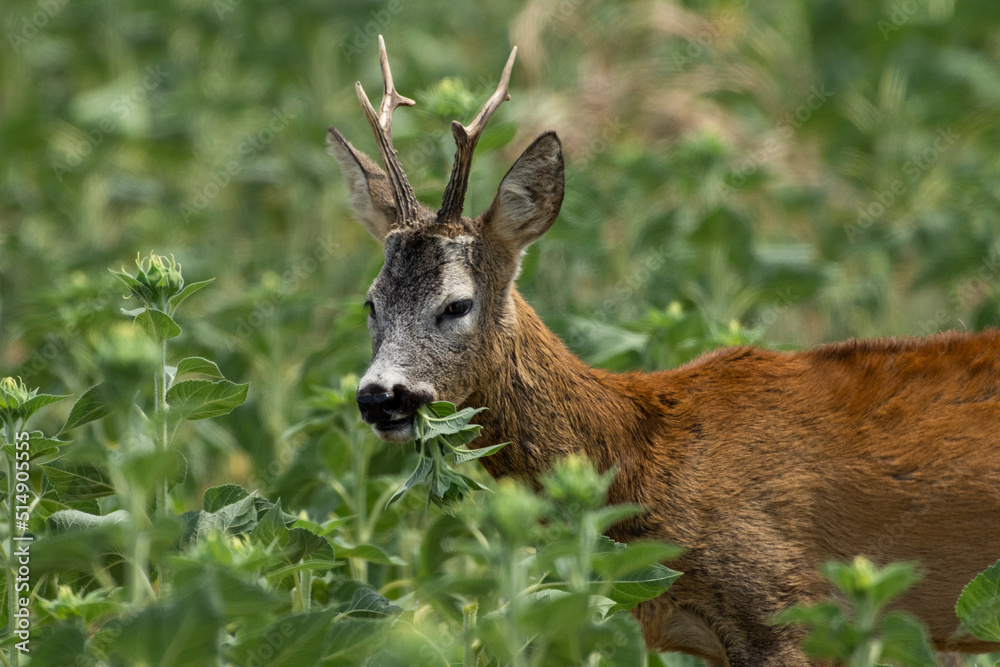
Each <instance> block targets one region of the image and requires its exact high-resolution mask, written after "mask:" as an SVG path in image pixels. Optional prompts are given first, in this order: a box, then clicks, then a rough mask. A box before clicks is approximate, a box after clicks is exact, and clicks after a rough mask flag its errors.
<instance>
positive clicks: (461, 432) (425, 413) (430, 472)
mask: <svg viewBox="0 0 1000 667" xmlns="http://www.w3.org/2000/svg"><path fill="white" fill-rule="evenodd" d="M485 409H486V408H465V409H464V410H461V411H459V410H457V409H456V408H455V406H454V404H452V403H448V402H445V401H438V402H435V403H429V404H428V405H424V406H422V407H421V408H420V409H418V410H417V414H416V416H415V417H414V420H413V441H414V444H415V446H416V449H417V453H418V454H419V458H418V461H417V468H416V470H414V471H413V474H411V475H410V476H409V477H408V478H407V479H406V481H405V482H403V485H402V486H400V487H399V489H398V490H397V491H396V493H394V494H393V495H392V497H391V498H389V501H388V502H387V503H386V505H387V506H388V505H391V504H392V503H394V502H395V501H397V500H399V499H400V498H401V497H402V496H403V494H404V493H406V492H407V491H409V490H410V489H412V488H413V487H415V486H416V485H418V484H426V485H427V502H428V503H431V502H433V503H434V504H436V505H443V504H449V503H454V502H456V501H458V500H461V499H462V498H463V497H465V494H467V493H468V492H469V491H471V490H472V489H481V490H488V489H487V488H486V487H485V486H483V485H482V484H480V483H479V482H477V481H476V480H474V479H472V478H471V477H469V476H467V475H463V474H462V473H459V472H455V471H454V470H453V469H452V468H451V466H450V465H449V464H448V461H447V458H448V457H449V456H450V457H451V459H452V462H453V463H454V464H456V465H457V464H459V463H466V462H468V461H475V460H477V459H480V458H482V457H484V456H489V455H490V454H493V453H495V452H497V451H499V450H500V449H501V448H502V447H503V446H504V445H505V444H506V443H502V444H499V445H493V446H491V447H483V448H481V449H469V448H468V447H467V446H466V445H468V444H469V443H470V442H472V441H473V440H474V439H476V438H477V437H479V431H480V430H481V429H482V427H481V426H479V425H478V424H471V423H470V421H471V420H472V418H473V417H474V416H475V415H476V414H478V413H479V412H482V411H483V410H485Z"/></svg>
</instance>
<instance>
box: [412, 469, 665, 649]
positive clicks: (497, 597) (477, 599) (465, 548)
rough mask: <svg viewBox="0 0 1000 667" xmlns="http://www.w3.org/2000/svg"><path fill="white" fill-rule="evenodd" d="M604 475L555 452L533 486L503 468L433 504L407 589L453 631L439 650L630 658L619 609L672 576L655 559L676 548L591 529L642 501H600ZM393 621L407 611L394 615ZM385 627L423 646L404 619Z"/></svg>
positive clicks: (627, 624)
mask: <svg viewBox="0 0 1000 667" xmlns="http://www.w3.org/2000/svg"><path fill="white" fill-rule="evenodd" d="M613 476H614V473H613V472H609V473H607V474H605V475H599V474H597V472H596V471H595V470H594V469H593V467H592V466H591V464H590V463H589V462H587V461H586V460H584V459H580V458H576V457H573V458H570V459H567V460H564V461H560V462H557V463H556V464H555V467H554V469H553V471H552V473H551V474H550V475H548V476H546V477H545V478H544V479H543V480H542V487H543V489H544V494H543V495H542V496H538V495H536V494H535V493H533V492H532V491H531V490H529V489H527V488H525V487H524V486H521V485H519V484H517V483H516V482H513V481H511V480H504V481H502V482H501V483H500V484H499V486H498V489H497V491H496V492H495V493H491V494H482V495H479V496H477V497H476V498H475V502H470V501H466V502H465V503H464V504H463V508H462V509H463V511H462V512H461V514H456V515H454V516H452V515H444V516H441V517H439V518H438V519H437V520H436V521H435V522H434V524H433V525H431V526H430V527H429V529H428V531H427V538H426V540H425V542H424V544H423V546H422V548H421V554H420V562H419V566H418V574H417V576H418V582H419V587H418V591H421V592H422V593H423V595H424V596H426V597H428V598H429V599H430V600H431V601H432V602H433V605H434V610H435V611H436V612H437V614H439V615H440V617H441V618H442V619H450V620H451V622H452V623H453V626H452V627H455V628H456V630H455V634H456V635H459V634H460V635H461V637H462V640H461V641H455V642H454V643H453V645H452V646H451V650H450V651H446V652H445V654H444V656H443V658H444V659H445V660H447V661H451V662H453V663H457V662H461V663H462V664H463V665H477V664H491V665H492V664H503V665H547V664H607V665H617V664H640V663H641V661H642V660H643V659H644V658H643V656H644V648H643V643H642V637H641V633H640V631H639V627H638V624H637V623H636V621H635V619H634V618H633V617H632V616H631V614H628V613H627V611H628V610H630V609H632V608H633V607H635V606H636V605H637V604H640V603H641V602H643V601H645V600H649V599H652V598H654V597H656V596H657V595H660V594H661V593H663V592H664V591H665V590H666V589H667V588H668V587H669V586H670V585H671V584H672V583H673V581H674V580H675V579H676V578H677V577H678V576H680V573H678V572H674V571H673V570H670V569H669V568H667V567H665V566H663V565H661V564H660V563H661V562H662V561H664V560H667V559H669V558H673V557H676V556H677V555H678V554H679V553H680V550H679V549H678V548H677V547H673V546H670V545H665V544H660V543H655V542H640V543H636V544H632V545H628V546H626V545H623V544H617V543H615V542H613V541H612V540H610V539H608V538H607V537H604V536H603V535H602V532H603V531H604V530H606V529H607V528H608V527H609V526H610V525H611V524H613V523H615V522H616V521H619V520H621V519H624V518H626V517H629V516H633V515H634V514H636V513H638V512H640V511H642V510H641V509H640V508H636V507H631V506H613V507H603V506H602V505H603V501H604V494H605V492H606V490H607V488H608V485H609V484H610V482H611V480H612V478H613ZM470 561H471V562H470ZM402 621H405V622H407V623H410V624H411V625H412V623H413V620H412V619H411V618H409V617H407V616H406V615H404V617H403V618H402ZM459 627H460V628H462V630H461V633H459V632H458V628H459ZM395 639H396V641H397V642H399V643H400V644H401V645H410V647H411V648H410V650H416V651H418V652H420V651H424V652H426V653H428V654H430V653H432V652H433V651H432V648H434V647H429V646H428V645H427V641H426V639H421V638H420V636H419V634H418V633H417V631H416V630H414V629H412V628H411V630H410V631H409V632H407V633H403V634H400V635H399V636H398V637H396V638H395Z"/></svg>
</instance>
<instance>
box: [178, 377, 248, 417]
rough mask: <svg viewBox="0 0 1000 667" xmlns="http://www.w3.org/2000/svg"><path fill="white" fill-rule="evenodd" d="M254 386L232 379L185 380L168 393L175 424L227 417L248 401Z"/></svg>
mask: <svg viewBox="0 0 1000 667" xmlns="http://www.w3.org/2000/svg"><path fill="white" fill-rule="evenodd" d="M249 386H250V383H249V382H246V383H244V384H235V383H233V382H230V381H229V380H219V381H217V382H213V381H211V380H184V381H182V382H178V383H176V384H175V385H174V386H173V387H171V388H170V389H169V390H168V391H167V403H168V404H169V405H170V411H169V413H168V415H169V418H170V420H171V421H174V422H176V421H179V420H181V419H187V420H189V421H194V420H196V419H209V418H211V417H218V416H220V415H226V414H229V413H230V412H232V411H233V409H235V408H237V407H239V406H241V405H243V403H245V402H246V400H247V389H248V388H249Z"/></svg>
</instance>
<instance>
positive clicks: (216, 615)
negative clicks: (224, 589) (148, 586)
mask: <svg viewBox="0 0 1000 667" xmlns="http://www.w3.org/2000/svg"><path fill="white" fill-rule="evenodd" d="M219 602H220V600H219V597H218V594H217V592H216V591H213V590H206V587H201V588H196V589H195V590H194V591H191V592H189V593H188V594H187V595H184V596H182V597H174V598H173V599H172V600H171V601H170V602H160V603H157V604H153V605H151V606H148V607H146V608H145V609H143V610H141V611H139V612H138V613H137V614H136V615H135V616H133V617H132V618H131V619H129V620H127V621H125V622H124V623H123V624H122V628H121V635H120V636H119V637H118V639H117V640H116V641H115V642H114V644H113V646H112V652H113V655H116V656H121V658H124V661H125V662H124V664H130V665H156V666H157V667H189V666H193V665H206V666H208V665H215V664H217V661H218V656H219V653H220V647H221V634H222V617H221V609H220V605H219Z"/></svg>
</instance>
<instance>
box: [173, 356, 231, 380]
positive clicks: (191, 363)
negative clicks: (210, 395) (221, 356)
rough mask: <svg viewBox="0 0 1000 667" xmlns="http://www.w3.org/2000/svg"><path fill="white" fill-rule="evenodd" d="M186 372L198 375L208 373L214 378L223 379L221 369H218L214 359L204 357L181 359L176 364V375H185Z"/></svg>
mask: <svg viewBox="0 0 1000 667" xmlns="http://www.w3.org/2000/svg"><path fill="white" fill-rule="evenodd" d="M187 373H198V374H200V375H208V376H210V377H214V378H220V379H224V378H223V375H222V371H220V370H219V367H218V365H216V363H215V362H214V361H210V360H208V359H204V358H202V357H188V358H187V359H182V360H181V362H180V363H179V364H177V375H176V377H180V376H181V375H185V374H187Z"/></svg>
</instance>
